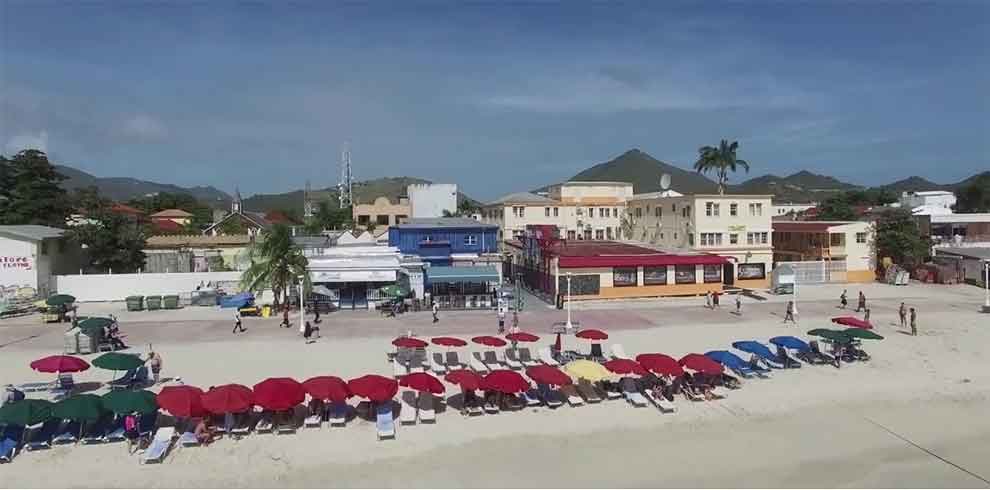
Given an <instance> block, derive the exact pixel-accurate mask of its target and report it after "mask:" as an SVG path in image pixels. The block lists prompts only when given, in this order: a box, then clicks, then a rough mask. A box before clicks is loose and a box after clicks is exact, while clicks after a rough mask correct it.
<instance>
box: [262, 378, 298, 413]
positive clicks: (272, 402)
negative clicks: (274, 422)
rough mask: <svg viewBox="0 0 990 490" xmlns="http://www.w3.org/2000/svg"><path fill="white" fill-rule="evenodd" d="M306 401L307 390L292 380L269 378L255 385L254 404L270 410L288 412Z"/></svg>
mask: <svg viewBox="0 0 990 490" xmlns="http://www.w3.org/2000/svg"><path fill="white" fill-rule="evenodd" d="M305 399H306V390H304V389H303V386H302V384H300V383H299V382H298V381H296V380H294V379H292V378H268V379H266V380H264V381H262V382H260V383H258V384H256V385H254V403H256V404H258V405H261V406H262V407H264V408H266V409H268V410H275V411H280V410H288V409H290V408H292V407H294V406H296V405H298V404H300V403H302V402H303V400H305Z"/></svg>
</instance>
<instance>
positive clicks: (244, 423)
mask: <svg viewBox="0 0 990 490" xmlns="http://www.w3.org/2000/svg"><path fill="white" fill-rule="evenodd" d="M233 417H234V423H233V424H231V429H230V433H231V434H234V435H238V436H246V435H248V434H250V433H251V414H250V413H248V412H245V413H241V414H234V415H233Z"/></svg>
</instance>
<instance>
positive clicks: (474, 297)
mask: <svg viewBox="0 0 990 490" xmlns="http://www.w3.org/2000/svg"><path fill="white" fill-rule="evenodd" d="M426 278H427V285H428V287H429V291H430V297H431V300H432V301H436V302H437V304H438V305H439V306H440V308H441V309H472V308H492V307H494V305H495V303H496V296H495V295H496V291H497V290H498V288H499V287H501V284H502V281H501V277H500V275H499V269H498V267H496V266H492V265H485V266H459V267H449V266H433V267H429V268H427V269H426Z"/></svg>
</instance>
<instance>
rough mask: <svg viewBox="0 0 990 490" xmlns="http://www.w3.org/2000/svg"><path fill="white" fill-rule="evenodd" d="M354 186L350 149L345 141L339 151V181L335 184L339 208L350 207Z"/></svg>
mask: <svg viewBox="0 0 990 490" xmlns="http://www.w3.org/2000/svg"><path fill="white" fill-rule="evenodd" d="M353 186H354V176H353V174H352V173H351V150H350V148H349V147H348V144H347V143H344V149H343V151H341V152H340V182H339V183H338V184H337V195H338V196H339V197H340V208H341V209H343V208H347V207H350V206H351V204H352V203H353V202H354V201H353V195H352V194H351V190H352V187H353Z"/></svg>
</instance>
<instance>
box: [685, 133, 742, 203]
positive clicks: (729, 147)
mask: <svg viewBox="0 0 990 490" xmlns="http://www.w3.org/2000/svg"><path fill="white" fill-rule="evenodd" d="M738 149H739V142H738V141H733V142H732V143H729V142H728V140H722V142H721V143H719V145H718V148H716V147H714V146H702V147H701V148H699V149H698V161H697V162H694V169H695V170H697V171H698V173H708V172H709V171H714V172H715V176H716V177H717V179H718V193H719V194H725V185H726V183H728V181H729V171H732V172H735V171H736V168H737V167H742V168H743V169H745V170H746V172H747V173H749V163H748V162H747V161H746V160H742V159H740V158H737V157H736V150H738Z"/></svg>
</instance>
